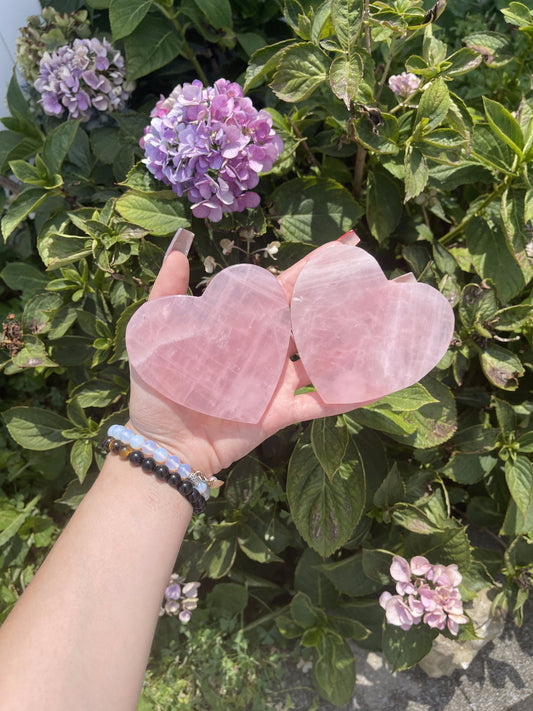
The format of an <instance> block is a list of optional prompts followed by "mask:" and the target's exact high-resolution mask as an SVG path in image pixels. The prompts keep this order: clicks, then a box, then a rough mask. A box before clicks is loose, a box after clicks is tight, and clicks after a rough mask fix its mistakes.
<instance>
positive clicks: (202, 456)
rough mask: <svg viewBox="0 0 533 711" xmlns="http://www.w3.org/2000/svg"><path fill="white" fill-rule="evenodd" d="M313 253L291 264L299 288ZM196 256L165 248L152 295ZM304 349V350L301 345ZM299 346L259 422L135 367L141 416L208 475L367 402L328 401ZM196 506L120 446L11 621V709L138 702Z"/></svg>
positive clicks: (1, 701)
mask: <svg viewBox="0 0 533 711" xmlns="http://www.w3.org/2000/svg"><path fill="white" fill-rule="evenodd" d="M302 266H303V262H299V263H298V264H297V265H295V266H294V267H292V268H291V269H289V270H287V271H286V272H284V273H283V274H282V275H280V277H279V279H280V282H281V284H282V286H283V288H284V289H285V291H286V293H287V296H288V298H289V299H290V295H291V293H292V288H293V286H294V282H295V279H296V277H297V275H298V273H299V271H300V270H301V268H302ZM188 279H189V267H188V262H187V259H186V257H185V256H184V255H183V254H182V253H180V252H177V251H174V252H171V253H170V254H169V256H168V257H167V258H166V259H165V261H164V264H163V267H162V268H161V271H160V273H159V276H158V278H157V280H156V282H155V284H154V286H153V288H152V292H151V294H150V298H151V299H157V298H160V297H162V296H169V295H172V294H184V293H185V292H186V290H187V285H188ZM293 350H294V349H293ZM292 352H293V351H290V352H289V354H288V355H287V359H286V362H285V365H284V369H283V374H282V376H281V379H280V382H279V384H278V387H277V389H276V392H275V394H274V396H273V398H272V400H271V402H270V404H269V406H268V408H267V410H266V412H265V414H264V416H263V418H262V419H261V420H260V422H258V423H257V424H255V425H247V424H240V423H235V422H231V421H229V420H220V419H217V418H213V417H209V416H206V415H201V414H199V413H197V412H194V411H192V410H189V409H186V408H183V407H181V406H179V405H176V404H175V403H172V402H171V401H169V400H167V399H165V398H164V397H162V396H160V395H159V394H157V393H155V392H154V391H152V390H151V389H150V388H149V387H148V386H146V385H145V384H144V383H143V382H142V381H141V380H140V379H139V378H138V377H137V376H136V374H135V373H132V376H131V399H130V422H129V426H130V427H131V428H132V429H134V430H136V431H137V432H139V433H140V434H142V435H143V436H145V437H146V438H150V439H154V440H155V441H156V442H158V443H159V444H161V445H162V446H164V447H165V448H166V449H167V450H168V451H169V452H172V453H173V454H176V455H178V456H179V457H180V458H181V460H182V461H184V462H188V463H190V464H191V466H193V468H194V469H198V470H200V471H202V472H203V473H204V474H206V475H211V474H216V473H218V472H219V471H220V470H221V469H224V468H225V467H227V466H229V465H230V464H231V463H232V462H234V461H236V460H238V459H240V458H241V457H243V456H244V455H245V454H247V453H248V452H250V451H251V450H252V449H254V447H256V446H257V445H258V444H259V443H260V442H262V441H263V440H264V439H266V438H267V437H269V436H270V435H272V434H274V433H275V432H277V431H278V430H279V429H282V428H283V427H286V426H287V425H289V424H292V423H295V422H300V421H302V420H311V419H314V418H317V417H324V416H327V415H334V414H338V413H340V412H345V411H348V410H350V409H353V408H354V407H356V406H358V405H361V404H363V403H356V404H351V405H346V404H345V405H326V404H324V403H323V402H322V401H321V400H320V398H319V397H318V395H316V394H315V393H306V394H301V395H297V396H295V395H294V392H295V390H297V389H298V388H300V387H302V386H303V385H306V384H308V378H307V376H306V373H305V370H304V369H303V367H302V365H301V363H300V362H299V361H296V362H293V361H291V360H290V358H289V356H290V355H291V353H292ZM191 515H192V508H191V506H190V504H189V503H188V502H187V500H186V499H185V498H183V497H182V496H181V495H180V494H178V493H177V492H176V491H175V490H173V489H172V488H171V487H170V486H169V485H168V484H166V483H164V482H159V481H158V480H156V479H155V478H154V477H153V476H147V475H145V474H143V473H142V472H141V471H139V470H136V469H134V468H133V467H132V466H131V465H130V464H129V463H128V462H125V461H122V460H120V459H119V458H118V457H114V456H112V455H109V456H108V457H107V459H106V461H105V464H104V466H103V468H102V471H101V472H100V475H99V476H98V478H97V480H96V482H95V484H94V485H93V487H92V488H91V490H90V491H89V493H88V494H87V495H86V497H85V498H84V500H83V502H82V503H81V504H80V506H79V507H78V509H77V511H76V513H75V514H74V515H73V517H72V519H71V520H70V522H69V523H68V525H67V526H66V528H65V530H64V531H63V533H62V534H61V536H60V538H59V539H58V541H57V542H56V544H55V546H54V547H53V549H52V551H51V552H50V554H49V555H48V557H47V558H46V560H45V562H44V563H43V565H42V566H41V568H40V569H39V570H38V572H37V573H36V575H35V577H34V579H33V580H32V582H31V583H30V585H29V586H28V587H27V589H26V591H25V592H24V594H23V595H22V596H21V598H20V599H19V601H18V602H17V604H16V605H15V607H14V609H13V611H12V612H11V614H10V615H9V617H8V618H7V620H6V621H5V623H4V624H3V625H2V627H1V628H0V711H26V710H27V711H29V710H30V709H32V710H33V709H35V708H39V711H73V709H76V711H106V710H107V709H109V710H110V711H122V710H124V711H132V710H134V709H135V708H136V705H137V701H138V697H139V694H140V690H141V686H142V681H143V678H144V672H145V668H146V664H147V661H148V654H149V651H150V646H151V643H152V638H153V634H154V630H155V626H156V623H157V619H158V612H159V608H160V605H161V600H162V597H163V591H164V589H165V587H166V585H167V584H168V580H169V577H170V574H171V572H172V570H173V567H174V564H175V561H176V556H177V554H178V552H179V549H180V546H181V543H182V541H183V537H184V535H185V532H186V530H187V526H188V524H189V521H190V518H191Z"/></svg>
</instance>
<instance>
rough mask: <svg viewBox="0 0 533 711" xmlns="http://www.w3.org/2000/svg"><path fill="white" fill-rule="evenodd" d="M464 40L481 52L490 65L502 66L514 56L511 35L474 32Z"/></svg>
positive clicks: (470, 46)
mask: <svg viewBox="0 0 533 711" xmlns="http://www.w3.org/2000/svg"><path fill="white" fill-rule="evenodd" d="M463 42H464V43H465V44H466V46H467V47H469V48H470V49H473V50H474V52H478V53H479V54H481V55H482V56H483V57H484V58H485V60H486V62H487V64H488V65H489V66H490V67H501V66H503V65H504V64H507V62H509V61H510V60H511V59H512V58H513V54H514V48H513V45H512V43H511V41H510V39H509V36H508V35H503V34H501V33H500V32H488V31H486V30H485V31H482V32H472V34H470V35H467V36H466V37H464V38H463Z"/></svg>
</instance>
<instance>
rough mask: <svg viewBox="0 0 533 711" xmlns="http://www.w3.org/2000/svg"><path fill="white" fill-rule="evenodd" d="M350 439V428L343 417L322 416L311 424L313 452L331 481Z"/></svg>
mask: <svg viewBox="0 0 533 711" xmlns="http://www.w3.org/2000/svg"><path fill="white" fill-rule="evenodd" d="M348 441H349V436H348V428H347V427H346V422H345V420H344V419H343V418H342V417H322V418H319V419H317V420H314V422H313V424H312V425H311V446H312V447H313V452H314V454H315V457H316V458H317V459H318V461H319V462H320V464H321V466H322V468H323V469H324V471H325V472H326V474H327V476H328V478H329V480H330V481H332V480H333V477H334V476H335V473H336V472H337V471H338V470H339V467H340V466H341V464H342V462H343V459H344V455H345V453H346V448H347V447H348Z"/></svg>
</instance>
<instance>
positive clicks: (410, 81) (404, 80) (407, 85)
mask: <svg viewBox="0 0 533 711" xmlns="http://www.w3.org/2000/svg"><path fill="white" fill-rule="evenodd" d="M419 85H420V79H419V78H418V77H417V76H416V74H411V73H410V72H409V73H407V72H402V73H401V74H393V75H392V76H390V77H389V86H390V88H391V90H392V91H393V92H394V93H395V94H396V96H400V97H402V98H406V97H407V96H409V95H410V94H414V92H415V91H416V90H417V89H418V87H419Z"/></svg>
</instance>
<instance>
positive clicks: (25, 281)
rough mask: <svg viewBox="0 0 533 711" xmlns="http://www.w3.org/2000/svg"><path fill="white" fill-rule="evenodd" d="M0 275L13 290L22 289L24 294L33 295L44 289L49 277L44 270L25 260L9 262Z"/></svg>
mask: <svg viewBox="0 0 533 711" xmlns="http://www.w3.org/2000/svg"><path fill="white" fill-rule="evenodd" d="M0 277H2V279H3V280H4V282H5V283H6V284H7V285H8V286H9V288H10V289H13V291H22V293H23V294H24V296H32V295H33V294H37V293H38V292H40V291H43V289H44V288H45V286H46V284H47V283H48V278H47V277H46V274H43V273H42V271H40V270H39V269H37V268H36V267H33V266H32V265H31V264H25V263H24V262H8V263H7V264H6V265H5V267H4V268H3V269H2V271H1V272H0Z"/></svg>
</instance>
